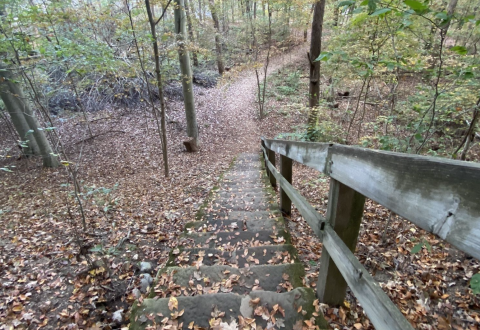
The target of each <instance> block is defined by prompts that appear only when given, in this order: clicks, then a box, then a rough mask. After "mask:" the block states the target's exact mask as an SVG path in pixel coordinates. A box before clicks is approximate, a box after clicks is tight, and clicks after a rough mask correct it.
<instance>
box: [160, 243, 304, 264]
mask: <svg viewBox="0 0 480 330" xmlns="http://www.w3.org/2000/svg"><path fill="white" fill-rule="evenodd" d="M293 262H299V259H298V255H297V251H296V250H295V248H294V247H293V246H292V245H290V244H284V245H269V246H258V247H252V248H245V249H240V250H237V251H222V250H218V249H210V248H205V249H178V250H176V249H174V250H173V251H172V252H171V253H170V258H169V260H168V261H167V265H166V267H173V266H192V267H193V266H195V267H196V266H200V265H205V266H213V265H226V266H232V265H234V266H237V267H246V264H249V265H280V264H290V263H293Z"/></svg>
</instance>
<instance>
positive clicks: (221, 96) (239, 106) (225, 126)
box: [195, 44, 307, 155]
mask: <svg viewBox="0 0 480 330" xmlns="http://www.w3.org/2000/svg"><path fill="white" fill-rule="evenodd" d="M306 54H307V44H301V45H299V46H296V47H294V48H293V49H292V50H291V51H289V52H286V53H283V54H279V55H276V56H273V57H272V58H271V59H270V64H269V66H268V73H267V74H268V75H270V74H272V73H273V72H275V71H277V70H278V69H281V68H282V67H284V66H285V65H288V64H290V63H296V62H299V61H306ZM260 71H261V72H262V73H263V68H260ZM262 77H263V74H261V79H263V78H262ZM267 88H268V84H267ZM195 97H196V98H197V101H198V103H199V104H201V106H206V107H210V108H211V109H212V110H213V111H214V112H215V113H216V116H215V117H216V119H215V120H216V121H217V123H216V124H217V125H215V126H216V127H217V129H219V130H220V132H219V131H217V132H216V133H215V134H216V135H217V136H218V135H223V136H224V139H223V141H222V145H221V146H219V145H218V144H216V145H215V146H212V147H214V148H216V151H219V148H221V149H223V150H225V151H227V152H229V153H232V154H233V155H235V154H237V153H239V152H257V151H258V150H259V148H260V137H261V136H262V132H261V130H260V128H259V119H258V117H259V112H258V105H257V103H256V99H257V80H256V76H255V71H254V70H253V69H248V70H245V71H242V72H240V73H239V74H238V76H235V74H232V75H230V76H227V78H225V79H223V81H222V82H221V83H220V86H219V87H217V88H215V89H213V90H210V91H207V92H206V93H205V94H204V95H198V96H197V95H196V96H195ZM202 133H207V134H208V132H202V131H201V132H200V134H201V135H202ZM200 138H202V137H201V136H200ZM209 147H210V146H206V145H202V149H204V148H209Z"/></svg>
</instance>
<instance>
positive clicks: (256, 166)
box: [229, 162, 265, 171]
mask: <svg viewBox="0 0 480 330" xmlns="http://www.w3.org/2000/svg"><path fill="white" fill-rule="evenodd" d="M236 170H240V171H255V170H265V165H264V164H263V162H262V163H259V162H255V163H240V164H235V165H233V166H232V167H231V168H230V169H229V171H236Z"/></svg>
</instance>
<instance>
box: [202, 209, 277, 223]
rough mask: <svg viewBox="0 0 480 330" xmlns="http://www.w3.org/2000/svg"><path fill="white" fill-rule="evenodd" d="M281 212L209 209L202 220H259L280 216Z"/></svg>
mask: <svg viewBox="0 0 480 330" xmlns="http://www.w3.org/2000/svg"><path fill="white" fill-rule="evenodd" d="M281 217H282V213H281V212H280V211H279V210H277V209H275V210H271V211H234V210H224V211H214V210H210V211H209V212H208V213H206V214H204V216H203V219H202V220H203V221H215V220H260V219H267V218H270V219H273V218H281Z"/></svg>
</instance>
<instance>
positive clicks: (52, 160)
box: [0, 65, 60, 167]
mask: <svg viewBox="0 0 480 330" xmlns="http://www.w3.org/2000/svg"><path fill="white" fill-rule="evenodd" d="M13 78H14V75H13V73H12V70H11V69H10V68H7V67H6V66H4V65H0V80H1V81H2V82H1V83H0V97H1V98H2V100H3V103H4V104H5V108H6V109H7V112H8V113H9V114H10V116H11V119H12V122H13V125H14V126H15V129H16V130H17V132H18V134H19V135H20V137H21V138H22V139H25V140H28V143H27V145H28V148H27V150H26V152H27V153H30V154H33V155H39V156H42V159H43V166H45V167H57V166H58V165H60V162H59V160H58V157H57V156H54V155H53V150H52V147H51V146H50V143H49V142H48V139H47V137H46V136H45V133H44V131H43V130H39V124H38V122H37V119H36V117H35V114H34V113H33V111H32V110H31V109H30V106H29V105H28V102H27V101H26V99H25V97H24V95H23V91H22V89H21V88H20V86H19V85H18V84H17V83H15V82H14V80H13Z"/></svg>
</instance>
